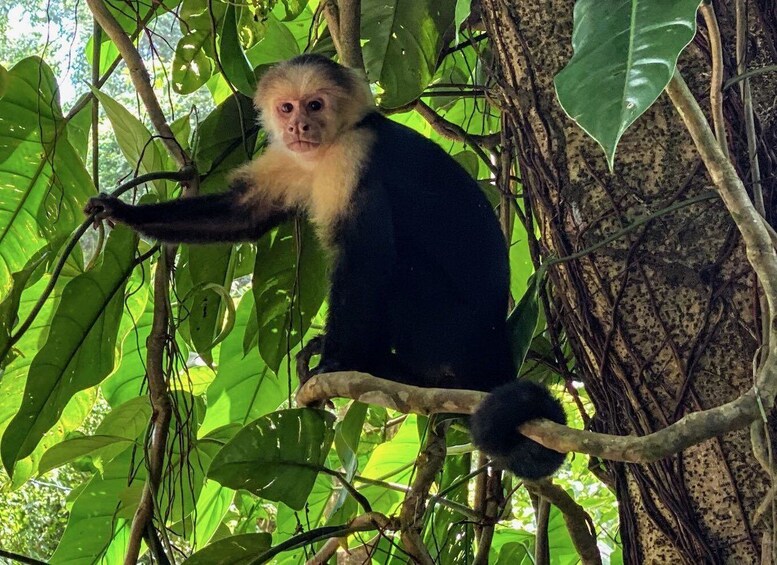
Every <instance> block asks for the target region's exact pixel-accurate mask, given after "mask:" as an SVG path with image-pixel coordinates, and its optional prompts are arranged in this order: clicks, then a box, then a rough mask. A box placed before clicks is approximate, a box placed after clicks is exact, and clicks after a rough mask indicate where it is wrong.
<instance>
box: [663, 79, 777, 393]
mask: <svg viewBox="0 0 777 565" xmlns="http://www.w3.org/2000/svg"><path fill="white" fill-rule="evenodd" d="M666 91H667V93H668V94H669V98H670V99H671V100H672V103H673V104H674V105H675V107H676V108H677V111H678V112H679V114H680V116H681V117H682V119H683V121H684V122H685V125H686V127H687V128H688V131H689V133H690V134H691V137H692V138H693V141H694V143H695V144H696V148H697V149H698V151H699V154H700V155H701V158H702V161H703V162H704V165H705V166H706V167H707V170H708V172H709V174H710V177H711V178H712V181H713V182H714V183H715V186H716V187H717V189H718V192H719V194H720V197H721V199H722V200H723V203H724V204H725V205H726V208H727V209H728V211H729V213H730V214H731V217H732V218H733V219H734V223H735V224H736V226H737V228H739V232H740V233H741V234H742V239H743V240H744V242H745V246H746V249H747V258H748V260H749V261H750V264H751V265H752V267H753V270H754V271H755V273H756V274H757V275H758V278H759V280H760V281H761V284H762V285H763V287H764V292H765V294H766V299H767V302H768V305H769V311H770V312H774V311H775V310H774V309H775V307H777V254H775V249H774V247H773V246H772V242H771V238H770V236H769V231H768V230H767V229H766V226H765V225H764V219H763V217H762V216H761V215H760V214H759V213H758V211H757V210H756V209H755V207H754V206H753V203H752V201H751V200H750V198H749V196H748V194H747V190H746V189H745V186H744V184H743V183H742V180H741V179H740V178H739V175H738V174H737V172H736V169H735V168H734V166H733V165H732V164H731V161H729V160H728V159H726V157H725V155H724V154H723V152H722V150H721V149H720V145H718V143H717V142H716V141H715V137H714V136H713V135H712V131H711V130H710V127H709V124H708V123H707V120H706V118H705V117H704V113H703V112H702V111H701V108H699V104H698V103H697V102H696V99H695V98H694V97H693V94H691V92H690V90H688V86H687V85H686V84H685V81H684V80H683V78H682V76H681V75H680V73H679V72H678V71H677V70H675V74H674V76H673V77H672V79H671V80H670V81H669V84H668V85H667V87H666ZM765 314H766V313H765ZM767 315H768V314H767ZM770 331H771V332H774V331H777V328H772V329H771V330H770ZM764 337H766V336H764ZM770 353H771V352H770ZM774 353H775V355H777V352H774ZM771 386H774V385H773V384H772V385H771ZM772 401H773V399H769V404H768V406H769V407H771V405H772V403H773V402H772Z"/></svg>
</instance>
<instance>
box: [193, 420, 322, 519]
mask: <svg viewBox="0 0 777 565" xmlns="http://www.w3.org/2000/svg"><path fill="white" fill-rule="evenodd" d="M334 420H335V418H334V416H333V415H332V414H330V413H328V412H324V411H323V410H314V409H311V408H298V409H293V410H281V411H279V412H274V413H272V414H268V415H267V416H263V417H261V418H259V419H258V420H255V421H253V422H251V423H250V424H249V425H247V426H246V427H245V428H243V429H242V430H240V431H239V432H238V433H237V435H235V437H234V438H232V440H231V441H230V442H229V443H227V444H226V445H225V446H224V447H223V448H222V450H221V451H219V453H218V454H217V455H216V457H215V458H214V459H213V462H212V463H211V465H210V469H209V470H208V477H210V478H211V479H214V480H216V481H218V482H219V483H221V484H222V485H224V486H226V487H229V488H233V489H238V488H242V489H246V490H248V491H251V492H253V493H254V494H256V495H258V496H260V497H262V498H265V499H267V500H276V501H281V502H284V503H285V504H287V505H288V506H290V507H292V508H295V509H297V510H301V509H302V508H303V507H304V506H305V501H306V500H307V498H308V495H309V494H310V491H311V489H312V488H313V484H314V483H315V481H316V476H317V475H318V469H319V468H320V467H321V466H322V465H323V464H324V461H325V460H326V457H327V454H328V453H329V448H330V446H331V445H332V440H333V438H334V428H333V424H334Z"/></svg>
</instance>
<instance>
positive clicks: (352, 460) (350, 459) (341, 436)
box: [335, 402, 368, 478]
mask: <svg viewBox="0 0 777 565" xmlns="http://www.w3.org/2000/svg"><path fill="white" fill-rule="evenodd" d="M367 408H368V406H367V405H366V404H364V403H363V402H353V403H352V404H351V406H350V407H349V408H348V412H346V414H345V417H344V418H343V421H342V422H340V423H339V424H338V426H337V432H336V433H335V449H336V450H337V456H338V457H339V458H340V462H341V463H342V465H343V469H345V471H346V474H347V475H349V478H350V475H352V474H353V473H354V472H355V471H356V467H357V466H358V462H359V461H358V459H357V457H356V454H357V452H358V449H359V438H360V437H361V433H362V428H363V427H364V421H365V419H366V417H367Z"/></svg>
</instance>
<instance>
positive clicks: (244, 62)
mask: <svg viewBox="0 0 777 565" xmlns="http://www.w3.org/2000/svg"><path fill="white" fill-rule="evenodd" d="M239 18H240V14H239V13H238V11H237V8H236V7H235V5H234V4H229V7H228V8H227V13H226V14H225V15H224V24H223V26H222V27H221V42H220V44H219V56H220V57H221V68H222V70H223V72H224V74H225V75H226V79H227V80H228V81H229V82H231V83H232V84H233V85H234V86H235V87H236V88H237V89H238V90H239V91H240V92H242V93H243V94H245V95H246V96H253V95H254V91H255V90H256V77H255V76H254V69H253V68H252V67H251V64H250V63H249V62H248V59H247V58H246V54H245V52H244V51H243V46H242V45H241V44H240V36H239V34H238V31H237V21H238V19H239Z"/></svg>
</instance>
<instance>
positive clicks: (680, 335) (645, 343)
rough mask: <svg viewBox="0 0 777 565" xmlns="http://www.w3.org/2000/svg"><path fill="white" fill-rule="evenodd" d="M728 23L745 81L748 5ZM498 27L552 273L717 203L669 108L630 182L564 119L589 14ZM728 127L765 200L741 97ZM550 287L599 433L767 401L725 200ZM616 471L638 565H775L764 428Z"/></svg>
mask: <svg viewBox="0 0 777 565" xmlns="http://www.w3.org/2000/svg"><path fill="white" fill-rule="evenodd" d="M759 4H760V6H759ZM767 6H772V3H771V0H759V2H756V3H755V4H754V3H752V2H751V3H750V5H749V11H750V14H749V15H750V26H749V27H750V33H751V37H750V42H749V46H750V51H751V52H750V55H751V59H752V60H751V63H750V64H749V68H752V67H754V66H762V65H764V64H773V63H774V61H775V60H776V59H777V57H775V53H774V45H775V37H774V35H773V34H774V33H775V29H776V28H777V25H776V24H777V15H776V14H775V9H774V8H772V7H767ZM715 8H716V10H717V14H718V18H719V20H720V23H721V29H722V33H723V36H724V37H723V41H724V49H725V53H724V58H725V62H726V78H730V77H732V76H734V75H735V74H736V70H735V69H736V64H735V58H734V45H735V37H734V30H735V26H734V21H735V16H734V9H733V3H726V4H722V3H718V2H715ZM482 12H483V19H484V22H485V25H486V29H487V31H488V32H489V35H490V36H491V38H492V39H493V48H494V51H495V56H496V59H497V63H498V64H497V65H496V66H497V69H498V70H497V73H496V75H497V76H496V77H495V78H496V79H497V81H498V82H499V85H500V87H501V89H502V92H503V99H504V104H505V108H504V111H505V112H506V113H507V114H508V115H509V119H508V120H507V123H511V124H512V127H513V130H514V137H515V144H516V146H517V148H518V149H517V151H518V156H519V163H520V173H521V178H522V182H523V191H524V195H525V198H526V213H527V218H528V221H529V222H531V223H533V226H534V227H535V228H537V229H538V231H539V233H540V237H539V241H537V242H535V245H534V250H533V251H534V256H535V259H537V258H540V257H541V258H547V257H550V256H555V257H563V256H567V255H570V254H572V253H575V252H577V251H580V250H584V249H586V248H588V247H590V246H591V245H593V244H595V243H597V242H599V241H601V240H602V239H604V238H605V237H607V236H609V235H611V234H613V233H615V232H617V231H619V230H621V229H623V228H624V226H627V225H629V224H630V223H632V222H633V220H634V219H635V218H637V217H640V216H644V215H646V214H650V213H654V212H656V211H657V210H660V209H662V208H665V207H667V206H670V205H672V204H676V203H680V202H682V201H683V200H687V199H689V198H691V197H694V196H696V195H698V194H701V193H703V192H705V191H708V190H710V189H711V188H712V183H711V181H710V179H709V177H708V176H707V174H706V171H705V169H704V167H703V165H701V162H700V159H699V157H698V155H697V152H696V150H695V148H694V145H693V143H692V142H691V139H690V137H689V135H688V134H687V132H686V131H685V129H684V127H683V124H682V123H681V121H680V118H679V116H678V114H677V113H676V111H675V110H674V108H673V107H672V105H671V103H670V102H669V101H668V99H667V97H666V96H665V95H662V96H661V97H660V98H659V100H658V101H657V102H656V104H655V105H654V106H653V107H652V108H651V109H649V110H648V112H647V113H646V114H645V115H644V116H643V117H642V118H640V119H639V120H638V121H637V122H636V123H635V124H634V125H633V126H632V127H631V128H630V129H629V131H627V133H626V134H625V135H624V137H623V139H622V141H621V143H620V146H619V147H618V153H617V155H616V160H615V172H614V174H610V173H609V172H608V171H607V166H606V162H605V158H604V155H603V152H602V150H601V149H600V148H599V147H598V146H597V145H596V143H595V142H593V141H592V140H591V139H590V138H588V137H587V136H586V134H585V133H584V132H583V131H582V130H581V129H579V128H578V127H577V126H576V125H575V124H574V123H573V122H572V120H570V119H569V118H568V117H567V116H566V115H565V114H564V113H563V111H562V110H561V107H560V106H559V104H558V101H557V99H556V96H555V92H554V88H553V77H554V76H555V75H556V74H557V73H558V72H559V71H560V70H561V68H562V67H563V66H564V65H565V64H566V63H567V61H568V60H569V58H570V57H571V55H572V47H571V34H572V2H569V1H561V0H548V1H546V2H521V1H519V0H482ZM699 27H700V32H699V33H698V34H697V38H696V39H695V40H694V42H693V43H692V44H691V45H690V46H689V47H688V49H687V50H686V53H685V54H684V55H683V56H682V58H681V61H680V68H681V70H682V72H683V74H684V76H685V77H686V80H687V81H688V82H689V85H690V86H691V88H692V89H693V90H694V92H695V93H696V94H697V98H698V99H699V101H700V102H701V103H702V106H703V107H708V106H709V104H708V100H707V96H708V93H709V72H710V63H709V48H708V41H707V30H706V28H705V27H704V25H703V21H701V20H700V22H699ZM772 77H773V75H761V76H759V77H757V78H754V79H753V85H752V86H753V93H754V97H755V108H756V113H757V114H758V112H759V111H760V112H761V115H756V121H757V123H760V124H761V125H760V126H758V127H759V130H758V132H759V137H760V140H761V141H763V140H769V142H768V143H762V144H761V146H760V147H759V150H760V151H761V155H760V156H761V160H760V162H761V176H762V178H763V179H765V180H764V183H763V185H764V186H763V190H764V194H765V198H766V199H767V204H768V203H769V202H770V197H771V195H772V194H773V190H774V185H775V180H774V178H773V177H774V170H773V168H774V165H773V163H774V159H773V154H766V153H764V152H766V151H769V150H768V147H769V146H773V142H772V141H771V140H773V139H774V134H775V122H776V121H777V120H775V117H776V116H777V113H776V112H775V110H774V102H773V96H774V92H775V88H774V84H775V80H774V78H772ZM724 111H725V115H726V118H727V122H728V124H727V125H728V135H729V146H730V148H731V150H732V154H733V155H735V156H736V161H737V166H738V167H739V170H740V171H741V172H742V175H743V179H744V180H745V183H746V184H747V185H748V186H750V183H749V178H750V177H749V174H750V173H749V171H750V167H749V164H748V160H747V145H746V140H745V133H744V132H745V129H744V119H743V117H742V115H743V114H742V102H741V98H740V95H739V89H738V88H730V89H728V90H726V92H725V106H724ZM530 233H531V230H530ZM550 277H551V278H550V282H551V284H550V285H549V286H550V290H549V295H548V302H547V304H546V307H548V306H549V314H548V319H549V320H550V323H554V321H558V322H560V324H561V326H562V327H563V329H564V330H565V334H566V336H567V338H568V340H569V342H570V343H571V345H572V348H573V350H574V352H575V355H576V368H575V371H576V374H577V376H578V377H579V378H581V379H582V380H583V381H584V382H585V384H586V390H587V391H588V394H589V395H590V397H591V399H592V401H593V403H594V406H595V408H596V416H595V417H594V419H593V421H592V426H591V427H592V428H593V429H595V430H596V431H602V432H606V433H611V434H618V435H625V434H637V435H643V434H647V433H650V432H652V431H655V430H657V429H661V428H663V427H665V426H666V425H667V424H669V423H672V422H674V421H676V420H677V419H678V418H680V417H681V416H683V415H684V414H687V413H689V412H693V411H697V410H701V409H705V408H710V407H714V406H717V405H719V404H721V403H723V402H727V401H730V400H733V399H734V398H736V397H737V396H738V395H739V394H740V393H741V392H742V391H744V390H746V389H747V388H749V387H750V386H751V385H752V374H753V372H752V363H753V356H754V354H755V352H756V349H757V346H758V343H759V340H760V333H761V331H760V327H759V324H760V321H759V319H758V301H757V295H756V281H755V279H754V276H753V273H752V271H751V269H750V266H749V264H748V263H747V261H746V258H745V254H744V251H743V246H742V242H741V239H740V237H739V233H738V232H737V230H736V229H735V227H734V225H733V223H732V221H731V219H730V217H729V216H728V214H727V212H726V210H725V208H724V207H723V205H722V204H721V203H720V201H719V200H717V199H712V200H709V201H705V202H702V203H696V204H693V205H689V206H685V207H681V208H679V209H678V210H677V211H675V212H672V213H669V214H665V215H661V216H659V217H656V218H655V219H654V220H651V221H650V222H648V223H647V224H645V225H643V226H642V227H640V228H637V229H635V230H633V231H630V232H628V233H627V234H625V235H624V236H623V237H621V238H619V239H617V240H616V241H614V242H613V243H611V244H609V245H607V246H605V247H603V248H600V249H598V250H596V251H595V252H593V253H589V254H587V255H585V256H584V257H583V258H582V259H580V260H577V261H573V262H568V263H564V264H561V265H557V266H555V267H552V268H551V272H550ZM551 335H553V332H551ZM772 437H774V435H773V436H772ZM606 470H607V473H608V474H609V475H610V478H611V479H612V480H613V482H614V484H615V488H616V493H617V497H618V502H619V510H620V521H621V536H622V540H623V544H624V556H625V560H626V562H627V563H662V564H663V563H690V564H694V565H695V564H699V563H737V564H742V563H757V562H759V561H760V560H761V552H762V545H764V539H765V538H764V534H765V533H766V532H767V527H769V525H770V518H769V517H767V518H765V519H763V520H761V521H760V523H756V521H755V520H754V512H755V510H756V509H757V508H758V505H759V503H761V502H762V501H763V500H764V498H765V496H766V493H767V491H768V489H769V477H768V475H767V473H766V472H765V471H764V470H763V469H762V467H761V466H760V465H759V463H758V461H757V460H756V458H755V456H754V455H753V452H752V448H751V442H750V434H749V432H748V430H740V431H737V432H732V433H729V434H726V435H725V436H723V437H720V438H717V439H715V440H711V441H707V442H705V443H703V444H700V445H697V446H695V447H693V448H691V449H688V450H686V451H685V452H683V453H681V454H678V455H677V456H674V457H671V458H667V459H664V460H662V461H659V462H657V463H654V464H651V465H624V464H618V463H607V464H606ZM767 514H768V513H767ZM769 535H770V534H769ZM766 545H767V546H768V545H769V544H766ZM767 562H768V560H767Z"/></svg>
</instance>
